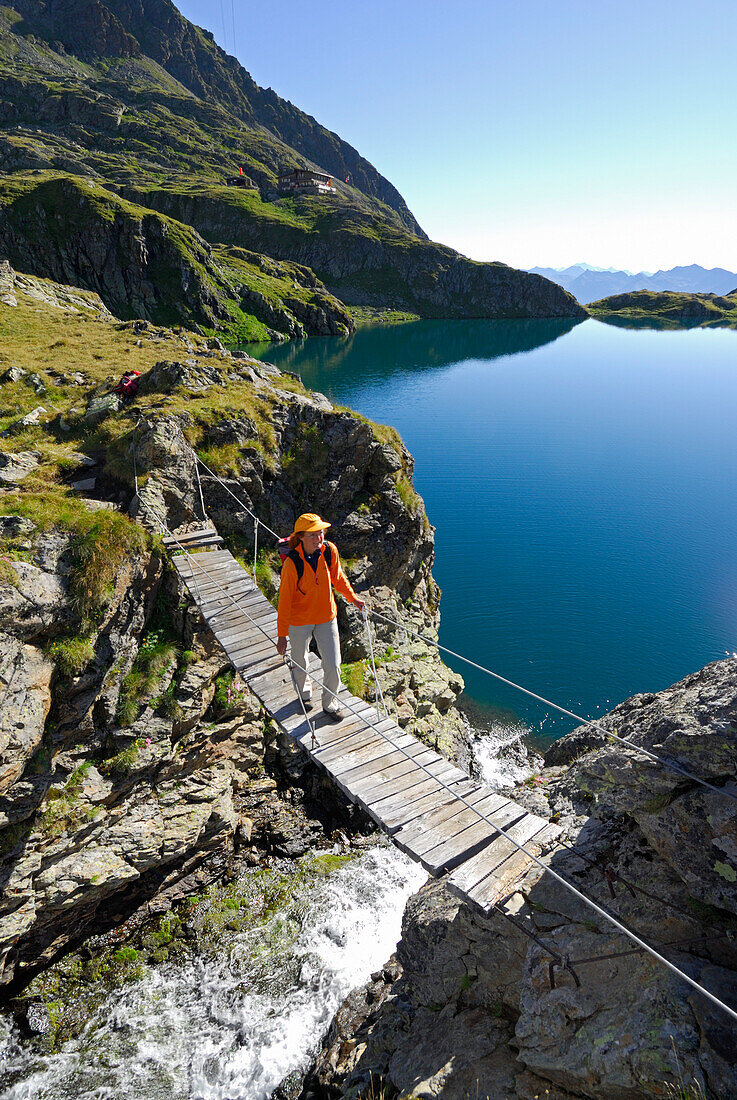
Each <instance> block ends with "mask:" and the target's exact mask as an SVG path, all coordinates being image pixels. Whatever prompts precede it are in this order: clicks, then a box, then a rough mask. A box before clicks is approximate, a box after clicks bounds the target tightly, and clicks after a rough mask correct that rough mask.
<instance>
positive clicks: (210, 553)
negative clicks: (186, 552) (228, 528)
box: [174, 550, 235, 569]
mask: <svg viewBox="0 0 737 1100" xmlns="http://www.w3.org/2000/svg"><path fill="white" fill-rule="evenodd" d="M193 557H196V559H197V561H198V562H204V561H207V560H209V561H224V560H226V559H230V561H235V558H234V557H233V555H232V554H231V552H230V550H204V551H203V552H202V553H201V554H197V555H193ZM174 566H175V567H176V568H177V569H183V568H188V566H189V560H188V559H187V558H184V559H181V558H176V559H175V561H174Z"/></svg>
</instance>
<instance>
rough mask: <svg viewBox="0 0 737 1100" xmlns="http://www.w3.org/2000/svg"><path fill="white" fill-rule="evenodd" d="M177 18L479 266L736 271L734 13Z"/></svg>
mask: <svg viewBox="0 0 737 1100" xmlns="http://www.w3.org/2000/svg"><path fill="white" fill-rule="evenodd" d="M178 6H179V7H180V10H181V11H182V12H183V14H184V15H185V16H186V17H187V18H188V19H191V20H192V21H193V22H195V23H197V24H199V25H200V26H204V27H207V28H208V29H209V30H211V31H212V32H213V34H214V35H215V38H216V40H217V41H218V43H219V44H220V45H221V46H223V47H224V48H225V49H226V51H227V52H228V53H235V55H236V56H237V57H238V58H239V60H240V61H241V63H242V64H243V66H244V67H245V68H246V69H247V70H248V71H249V72H250V73H251V75H252V76H253V78H254V79H255V80H256V81H257V82H258V83H259V84H261V85H263V86H266V87H272V88H273V89H274V90H275V91H276V92H277V93H278V94H279V95H280V96H283V97H284V98H285V99H289V100H291V101H292V102H293V103H295V104H296V105H297V106H299V107H300V108H302V109H303V110H304V111H307V112H308V113H309V114H312V115H314V116H315V117H316V118H317V119H318V121H319V122H321V123H322V124H323V125H325V126H327V127H328V128H329V129H331V130H335V131H336V132H337V133H338V134H340V136H341V137H342V138H344V139H345V140H347V141H349V142H350V143H351V144H352V145H354V146H355V147H356V148H357V149H358V150H359V152H360V153H362V154H363V155H364V156H365V157H367V159H368V160H370V161H371V162H372V163H373V164H374V165H375V166H376V167H377V168H378V169H379V171H380V172H382V173H383V174H384V175H385V176H387V177H388V179H390V180H391V181H392V183H393V184H394V185H395V186H396V187H397V188H398V189H399V190H400V192H401V193H402V195H403V196H404V198H405V199H406V201H407V203H408V205H409V207H410V209H411V210H412V211H413V212H414V214H415V215H416V216H417V218H418V220H419V222H420V224H421V225H422V226H423V227H424V229H425V230H426V231H427V232H428V233H429V235H430V236H431V237H432V238H434V239H435V240H438V241H443V242H444V243H446V244H449V245H452V246H453V247H454V248H457V249H459V250H460V251H461V252H464V253H465V254H466V255H469V256H472V257H474V258H476V259H482V260H503V261H504V262H505V263H509V264H512V265H514V266H517V267H532V266H534V265H536V264H539V265H547V266H555V267H561V266H564V265H567V264H571V263H575V262H578V261H586V262H588V263H591V264H597V265H600V266H602V267H608V266H615V267H624V268H629V269H630V270H634V271H639V270H643V269H644V270H655V269H657V268H659V267H663V268H668V267H672V266H674V265H676V264H689V263H700V264H702V265H703V266H705V267H715V266H719V267H727V268H729V269H730V270H737V247H735V245H736V243H737V202H735V193H736V191H737V142H736V141H735V137H734V110H735V89H736V85H737V80H736V79H735V73H736V71H737V66H736V65H735V42H737V4H735V3H734V0H712V2H711V3H710V4H708V5H697V4H695V3H693V0H688V2H685V0H670V2H664V0H639V2H633V0H616V2H612V0H595V2H591V0H588V2H586V3H584V2H582V0H523V2H520V0H485V2H481V0H455V3H450V2H446V3H439V2H436V0H394V2H391V3H390V2H388V0H373V2H372V3H370V4H369V3H366V2H365V0H343V2H342V3H320V2H319V0H316V2H313V3H310V0H270V2H269V3H264V2H259V3H255V2H253V0H250V2H249V3H246V2H245V0H181V2H180V3H179V4H178ZM234 25H235V37H234V35H233V27H234Z"/></svg>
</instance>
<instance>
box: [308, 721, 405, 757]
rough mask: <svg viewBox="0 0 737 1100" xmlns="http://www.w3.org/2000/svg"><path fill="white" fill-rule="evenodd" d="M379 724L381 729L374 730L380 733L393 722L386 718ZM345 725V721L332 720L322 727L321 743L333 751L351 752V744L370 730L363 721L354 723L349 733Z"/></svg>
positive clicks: (361, 738)
mask: <svg viewBox="0 0 737 1100" xmlns="http://www.w3.org/2000/svg"><path fill="white" fill-rule="evenodd" d="M313 713H315V712H313ZM320 713H321V712H320V711H317V712H316V714H317V715H319V714H320ZM379 725H380V729H379V730H378V731H377V730H374V731H373V732H374V733H377V732H378V733H379V735H380V733H382V732H384V730H385V727H391V725H392V723H391V721H390V720H385V722H383V723H380V724H379ZM343 726H344V723H343V722H340V723H335V722H330V723H328V724H327V725H325V726H324V727H321V728H322V729H323V734H324V736H323V738H322V742H321V743H322V746H323V748H324V749H325V750H327V749H330V750H331V752H337V753H341V752H349V751H350V748H351V746H353V745H355V744H357V742H358V740H359V739H360V740H363V737H364V733H366V732H368V731H367V729H366V726H365V725H364V724H363V723H360V724H359V723H358V721H357V722H356V723H355V724H353V725H352V727H351V728H350V732H348V733H347V734H346V733H344V730H343ZM325 759H328V757H325Z"/></svg>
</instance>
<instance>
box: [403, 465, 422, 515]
mask: <svg viewBox="0 0 737 1100" xmlns="http://www.w3.org/2000/svg"><path fill="white" fill-rule="evenodd" d="M396 490H397V493H398V494H399V499H400V500H401V502H402V504H403V505H404V507H405V508H406V509H407V511H408V512H410V513H411V514H412V515H416V514H417V513H418V512H420V511H423V512H424V508H425V506H424V504H423V502H422V497H421V496H420V494H419V493H417V492H415V489H414V488H413V486H412V484H411V482H410V481H409V479H408V478H406V477H405V476H404V475H403V474H401V475H400V476H399V477H398V478H397V483H396Z"/></svg>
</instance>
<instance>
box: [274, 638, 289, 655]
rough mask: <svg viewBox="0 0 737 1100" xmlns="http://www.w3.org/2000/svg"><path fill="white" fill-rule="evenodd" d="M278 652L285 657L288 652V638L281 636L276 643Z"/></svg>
mask: <svg viewBox="0 0 737 1100" xmlns="http://www.w3.org/2000/svg"><path fill="white" fill-rule="evenodd" d="M276 652H277V653H278V654H279V656H280V657H283V656H284V654H285V653H286V652H287V639H286V638H279V640H278V641H277V643H276Z"/></svg>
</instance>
